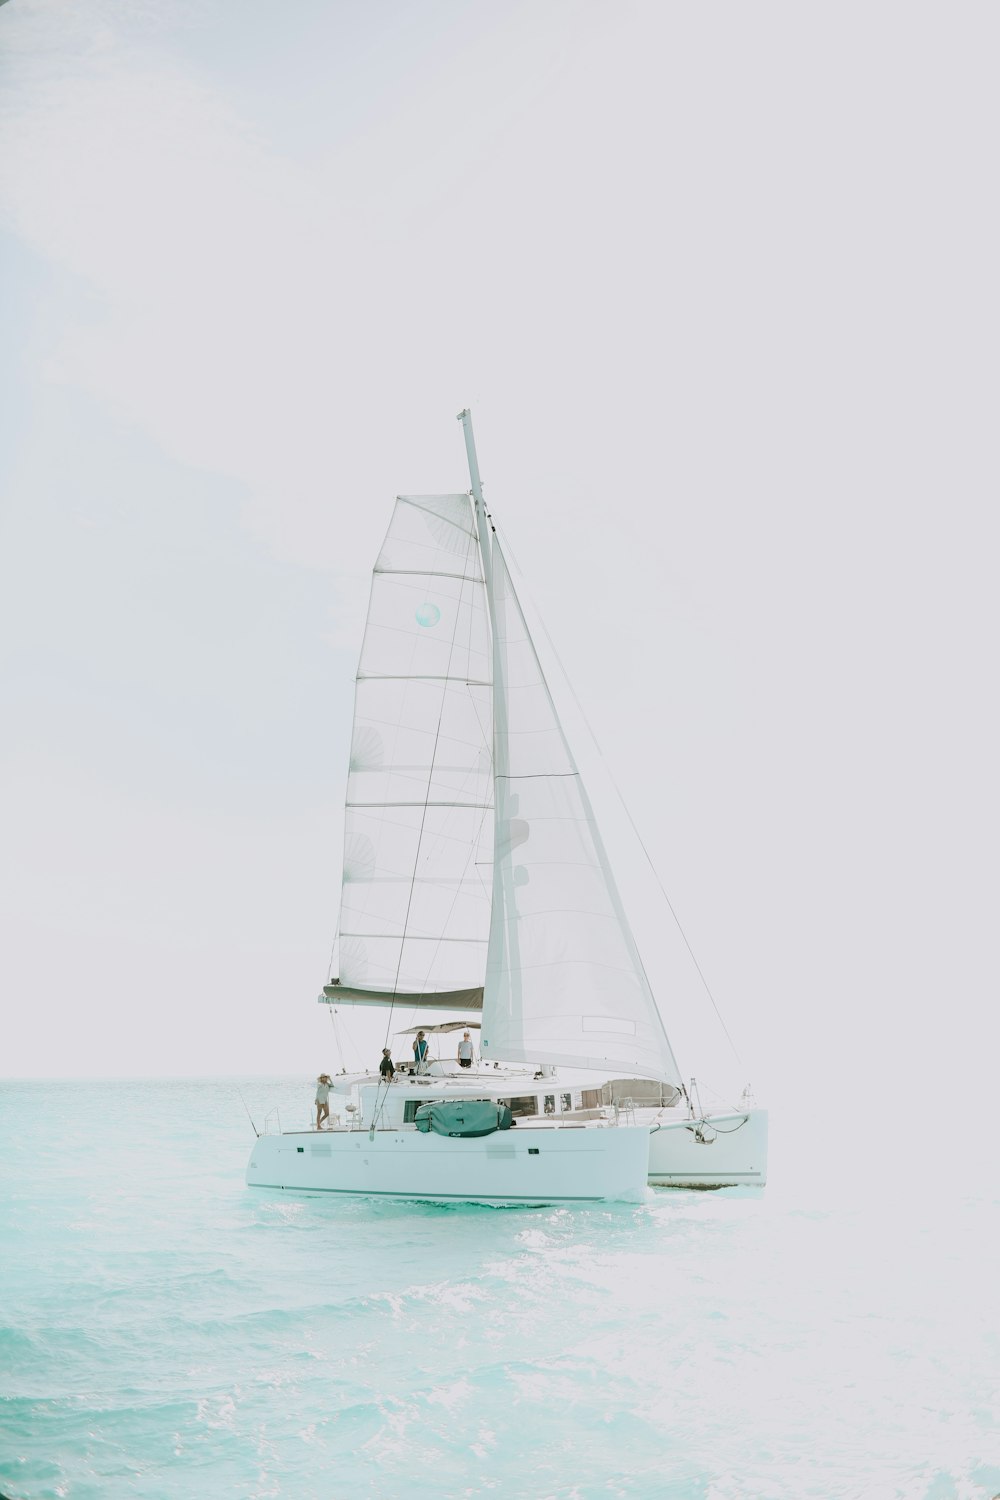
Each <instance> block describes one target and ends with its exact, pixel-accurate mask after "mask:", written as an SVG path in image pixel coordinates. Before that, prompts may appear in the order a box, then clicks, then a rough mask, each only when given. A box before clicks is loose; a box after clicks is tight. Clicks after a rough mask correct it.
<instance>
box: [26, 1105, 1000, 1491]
mask: <svg viewBox="0 0 1000 1500" xmlns="http://www.w3.org/2000/svg"><path fill="white" fill-rule="evenodd" d="M240 1090H242V1093H243V1095H244V1096H245V1098H246V1103H247V1106H248V1107H249V1109H250V1110H251V1112H252V1113H253V1114H254V1115H255V1117H256V1118H257V1120H258V1124H259V1123H260V1121H261V1119H262V1117H263V1115H264V1113H265V1111H266V1110H267V1109H269V1108H271V1107H273V1106H278V1107H279V1108H280V1110H281V1113H282V1119H283V1121H284V1123H286V1124H289V1125H291V1124H297V1123H299V1122H300V1121H301V1120H304V1119H305V1118H306V1116H307V1115H308V1112H309V1107H310V1100H311V1093H312V1090H311V1084H310V1082H309V1080H308V1079H306V1080H303V1081H301V1082H298V1081H295V1082H291V1081H289V1080H274V1081H267V1080H260V1079H255V1080H247V1081H241V1082H239V1084H238V1086H237V1083H234V1082H233V1081H232V1080H225V1079H222V1080H217V1081H206V1080H198V1081H172V1082H163V1081H156V1082H141V1081H137V1082H120V1081H118V1082H107V1083H101V1082H88V1083H78V1082H73V1083H70V1082H62V1083H59V1082H30V1083H28V1082H19V1083H6V1084H3V1085H2V1086H0V1138H2V1142H3V1179H2V1202H0V1209H2V1213H0V1268H2V1281H0V1397H2V1400H0V1492H2V1494H3V1495H4V1496H8V1497H12V1500H49V1497H57V1496H58V1497H63V1496H67V1497H70V1500H118V1497H122V1500H125V1497H144V1500H195V1497H197V1500H205V1497H230V1496H231V1497H241V1500H242V1497H248V1500H249V1497H254V1500H257V1497H271V1496H275V1497H277V1496H280V1497H288V1500H313V1497H316V1500H348V1497H351V1500H361V1497H376V1496H377V1497H380V1500H381V1497H396V1496H400V1497H403V1496H407V1497H409V1496H413V1497H428V1500H431V1497H433V1500H441V1497H459V1496H461V1497H480V1496H482V1497H487V1496H490V1497H492V1496H497V1497H503V1500H520V1497H524V1500H550V1497H551V1500H556V1497H558V1500H597V1497H618V1496H628V1497H642V1500H646V1497H648V1500H655V1497H669V1500H802V1497H811V1496H816V1497H823V1500H828V1497H858V1500H897V1497H898V1500H983V1497H986V1500H990V1497H993V1496H995V1495H996V1494H997V1493H998V1492H1000V1421H998V1418H1000V1399H998V1383H1000V1382H998V1374H1000V1336H998V1321H997V1311H998V1299H997V1281H998V1272H997V1265H998V1259H1000V1255H998V1246H1000V1236H998V1227H1000V1216H998V1201H997V1196H996V1193H995V1192H992V1193H991V1192H989V1191H987V1190H986V1188H985V1187H984V1184H983V1180H982V1176H981V1174H979V1173H975V1172H972V1173H968V1174H966V1179H965V1180H962V1181H954V1180H951V1178H950V1177H949V1176H948V1174H940V1180H935V1176H936V1175H938V1174H935V1172H933V1171H931V1172H929V1173H925V1172H921V1170H920V1163H919V1161H918V1160H916V1159H915V1158H917V1157H919V1155H920V1151H919V1142H917V1143H916V1144H914V1142H913V1141H912V1140H911V1141H910V1144H909V1146H907V1137H906V1131H905V1129H903V1128H901V1127H898V1125H897V1122H894V1121H892V1120H891V1119H885V1118H884V1119H883V1120H882V1126H883V1127H884V1128H882V1129H880V1131H879V1132H878V1139H877V1141H872V1142H869V1149H867V1150H866V1137H865V1136H864V1135H863V1134H856V1135H855V1136H854V1137H853V1138H851V1139H848V1140H847V1141H846V1143H845V1142H844V1141H842V1140H840V1139H839V1138H838V1139H836V1140H828V1141H827V1142H826V1145H825V1147H824V1145H823V1143H822V1142H817V1143H815V1145H813V1144H812V1143H811V1139H810V1136H809V1133H808V1131H806V1130H805V1128H804V1126H803V1123H802V1121H801V1120H799V1121H793V1120H790V1119H782V1118H780V1117H778V1116H777V1115H775V1116H774V1117H773V1119H772V1156H771V1184H770V1186H769V1187H768V1188H767V1189H766V1191H764V1192H751V1191H745V1190H737V1189H733V1190H728V1191H723V1192H718V1193H692V1192H664V1193H659V1194H656V1195H651V1197H650V1200H649V1202H648V1203H646V1204H644V1205H641V1206H624V1205H623V1206H619V1207H609V1208H603V1209H593V1208H587V1209H580V1210H567V1209H560V1210H558V1211H555V1210H548V1209H534V1210H490V1209H485V1208H472V1207H466V1208H463V1207H448V1208H434V1207H427V1206H416V1205H406V1204H399V1203H393V1204H372V1203H366V1202H363V1201H353V1202H352V1201H331V1200H329V1199H325V1198H322V1197H314V1198H294V1199H293V1198H290V1197H287V1196H284V1195H276V1196H265V1195H263V1194H261V1193H259V1192H256V1193H255V1192H251V1191H249V1190H248V1189H246V1188H245V1187H244V1185H243V1171H244V1167H245V1163H246V1158H247V1155H248V1152H249V1148H250V1145H251V1143H252V1133H251V1128H250V1124H249V1122H248V1120H247V1117H246V1114H245V1112H244V1107H243V1103H242V1102H241V1099H240V1092H239V1091H240ZM893 1146H894V1149H895V1151H896V1156H895V1158H894V1157H893V1149H892V1148H893ZM900 1147H903V1148H905V1150H906V1152H907V1153H908V1154H907V1156H906V1170H905V1172H903V1174H902V1176H900V1174H899V1173H898V1172H894V1171H892V1170H891V1169H890V1163H891V1161H892V1160H893V1159H896V1160H897V1161H900V1160H902V1152H901V1151H900V1149H899V1148H900ZM824 1152H825V1154H824ZM862 1161H863V1162H864V1163H865V1167H864V1169H863V1170H862V1168H861V1166H860V1163H861V1162H862Z"/></svg>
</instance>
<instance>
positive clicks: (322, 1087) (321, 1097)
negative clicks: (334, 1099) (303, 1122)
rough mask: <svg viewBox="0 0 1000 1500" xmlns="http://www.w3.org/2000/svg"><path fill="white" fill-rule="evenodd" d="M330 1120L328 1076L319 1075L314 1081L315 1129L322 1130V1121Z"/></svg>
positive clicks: (324, 1074)
mask: <svg viewBox="0 0 1000 1500" xmlns="http://www.w3.org/2000/svg"><path fill="white" fill-rule="evenodd" d="M329 1118H330V1075H329V1073H321V1074H320V1075H319V1077H318V1078H317V1080H316V1129H317V1130H322V1128H323V1121H324V1120H328V1119H329Z"/></svg>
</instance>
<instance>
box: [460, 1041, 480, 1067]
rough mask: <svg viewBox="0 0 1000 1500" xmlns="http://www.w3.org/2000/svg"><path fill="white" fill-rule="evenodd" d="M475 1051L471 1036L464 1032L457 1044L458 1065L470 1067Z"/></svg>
mask: <svg viewBox="0 0 1000 1500" xmlns="http://www.w3.org/2000/svg"><path fill="white" fill-rule="evenodd" d="M475 1052H476V1049H475V1048H474V1047H473V1045H472V1038H471V1037H470V1035H469V1033H468V1032H466V1033H465V1035H464V1036H463V1037H462V1040H461V1041H460V1042H459V1044H458V1066H459V1067H460V1068H471V1067H472V1059H473V1057H474V1056H475Z"/></svg>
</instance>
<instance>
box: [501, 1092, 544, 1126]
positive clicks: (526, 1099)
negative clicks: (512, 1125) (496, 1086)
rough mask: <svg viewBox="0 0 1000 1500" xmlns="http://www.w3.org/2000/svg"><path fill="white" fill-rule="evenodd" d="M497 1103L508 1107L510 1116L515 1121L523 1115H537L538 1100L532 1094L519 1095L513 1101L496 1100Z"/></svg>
mask: <svg viewBox="0 0 1000 1500" xmlns="http://www.w3.org/2000/svg"><path fill="white" fill-rule="evenodd" d="M497 1103H498V1104H507V1105H509V1106H510V1112H511V1115H512V1116H513V1118H514V1119H515V1120H517V1119H519V1118H520V1117H522V1116H523V1115H537V1113H538V1100H537V1099H536V1098H535V1096H534V1094H519V1095H517V1096H516V1097H515V1098H513V1099H498V1100H497Z"/></svg>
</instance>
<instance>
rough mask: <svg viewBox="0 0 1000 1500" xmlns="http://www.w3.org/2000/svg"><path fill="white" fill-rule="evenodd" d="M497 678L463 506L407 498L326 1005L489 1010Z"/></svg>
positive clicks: (359, 712)
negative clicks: (335, 967) (486, 975)
mask: <svg viewBox="0 0 1000 1500" xmlns="http://www.w3.org/2000/svg"><path fill="white" fill-rule="evenodd" d="M492 736H493V727H492V673H491V669H490V642H489V627H488V624H487V610H486V593H485V586H484V580H483V569H482V562H481V558H480V553H479V543H478V539H477V534H476V526H475V521H474V518H473V512H472V502H471V501H470V499H469V496H468V495H432V496H426V495H422V496H400V497H399V498H398V499H397V501H396V506H395V509H394V512H393V516H392V521H391V523H390V526H389V530H388V533H387V535H386V539H385V542H384V544H383V547H382V550H381V552H380V554H379V557H378V560H377V562H376V564H375V570H374V575H373V578H372V590H371V599H370V603H369V607H368V621H367V625H366V628H365V637H364V643H363V645H362V649H361V660H360V663H359V666H358V675H357V685H356V691H355V704H354V734H353V740H352V744H351V762H350V772H349V776H348V783H347V807H346V813H345V824H344V878H343V888H342V895H341V907H340V926H339V958H340V971H339V973H340V977H339V981H335V982H334V983H333V984H331V985H328V986H327V987H326V990H325V995H326V997H327V998H329V999H333V998H341V999H344V1000H354V1001H369V1002H371V1003H375V1004H381V1003H385V1002H386V1001H391V1000H403V1001H406V1002H408V1003H413V1004H416V1005H426V1006H428V1007H434V1008H442V1007H445V1008H448V1007H450V1006H461V1007H462V1008H465V1007H468V1006H470V1005H476V1006H478V1004H479V1003H481V995H482V983H483V972H484V968H485V955H486V944H487V937H488V933H489V923H490V898H491V873H492V845H493V784H492V756H491V749H492Z"/></svg>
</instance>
